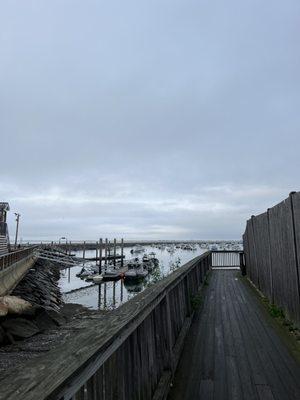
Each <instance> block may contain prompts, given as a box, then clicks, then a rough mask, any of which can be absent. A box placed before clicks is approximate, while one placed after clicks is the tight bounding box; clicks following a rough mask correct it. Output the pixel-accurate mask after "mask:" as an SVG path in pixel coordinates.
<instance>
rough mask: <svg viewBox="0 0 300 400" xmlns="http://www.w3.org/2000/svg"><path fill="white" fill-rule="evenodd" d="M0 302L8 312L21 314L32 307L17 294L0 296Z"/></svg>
mask: <svg viewBox="0 0 300 400" xmlns="http://www.w3.org/2000/svg"><path fill="white" fill-rule="evenodd" d="M0 304H2V305H4V306H5V307H7V309H8V313H9V314H22V312H24V311H26V310H28V309H29V308H31V307H32V305H31V304H30V303H29V302H28V301H26V300H23V299H20V298H19V297H17V296H3V297H0Z"/></svg>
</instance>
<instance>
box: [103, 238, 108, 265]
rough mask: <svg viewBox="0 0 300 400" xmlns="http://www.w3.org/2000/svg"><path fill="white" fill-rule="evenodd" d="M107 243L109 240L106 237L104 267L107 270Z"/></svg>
mask: <svg viewBox="0 0 300 400" xmlns="http://www.w3.org/2000/svg"><path fill="white" fill-rule="evenodd" d="M107 245H108V240H107V238H106V239H105V248H104V254H105V262H104V269H105V271H106V269H107Z"/></svg>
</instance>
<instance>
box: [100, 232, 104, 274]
mask: <svg viewBox="0 0 300 400" xmlns="http://www.w3.org/2000/svg"><path fill="white" fill-rule="evenodd" d="M99 243H100V246H99V274H101V272H102V247H103V240H102V238H100V241H99Z"/></svg>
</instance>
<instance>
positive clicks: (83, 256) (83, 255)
mask: <svg viewBox="0 0 300 400" xmlns="http://www.w3.org/2000/svg"><path fill="white" fill-rule="evenodd" d="M82 258H83V259H84V260H85V241H84V242H83V254H82Z"/></svg>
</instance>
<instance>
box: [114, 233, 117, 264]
mask: <svg viewBox="0 0 300 400" xmlns="http://www.w3.org/2000/svg"><path fill="white" fill-rule="evenodd" d="M116 254H117V240H116V239H114V266H116Z"/></svg>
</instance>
